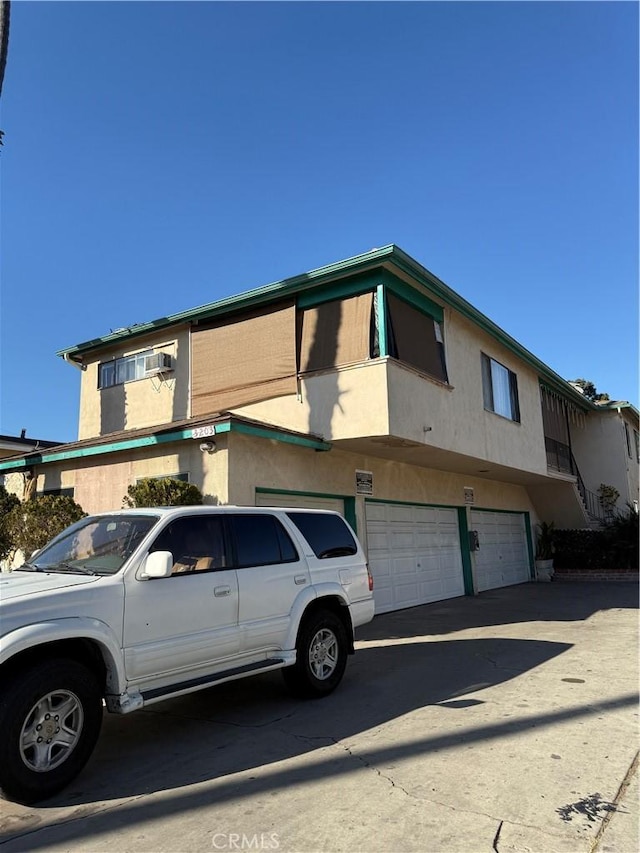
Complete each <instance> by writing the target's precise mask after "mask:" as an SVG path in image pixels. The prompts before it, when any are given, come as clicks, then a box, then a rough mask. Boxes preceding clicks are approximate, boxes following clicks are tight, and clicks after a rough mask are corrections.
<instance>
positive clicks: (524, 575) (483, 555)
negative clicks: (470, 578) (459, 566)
mask: <svg viewBox="0 0 640 853" xmlns="http://www.w3.org/2000/svg"><path fill="white" fill-rule="evenodd" d="M471 528H472V529H473V530H477V531H478V539H479V543H480V548H479V550H477V551H476V552H475V553H474V557H475V566H476V583H477V588H478V592H482V591H483V590H487V589H496V588H497V587H500V586H511V585H512V584H516V583H525V582H526V581H528V580H530V573H529V550H528V548H527V533H526V529H525V523H524V515H522V513H509V512H483V511H481V510H471Z"/></svg>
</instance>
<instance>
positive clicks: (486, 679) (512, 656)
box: [0, 583, 640, 853]
mask: <svg viewBox="0 0 640 853" xmlns="http://www.w3.org/2000/svg"><path fill="white" fill-rule="evenodd" d="M637 694H638V587H637V586H636V585H635V584H627V583H610V584H604V583H563V584H555V583H552V584H534V583H531V584H524V585H521V586H515V587H509V588H506V589H500V590H494V591H491V592H486V593H483V594H481V595H479V596H476V597H474V598H466V597H465V598H458V599H453V600H448V601H443V602H439V603H435V604H430V605H425V606H423V607H416V608H412V609H410V610H405V611H400V612H397V613H391V614H385V615H381V616H377V617H376V618H375V619H374V621H373V622H372V623H371V624H370V625H367V626H365V628H363V629H361V630H360V631H359V635H358V642H357V652H356V655H355V657H353V658H351V659H350V661H349V664H348V667H347V673H346V675H345V679H344V681H343V683H342V685H341V686H340V688H339V689H338V690H337V691H336V692H335V693H334V694H333V695H331V696H330V697H328V698H326V699H322V700H316V701H311V702H300V701H296V700H293V699H291V698H290V697H289V696H288V695H287V693H286V692H285V689H284V686H283V684H282V681H281V678H280V676H279V674H278V673H275V674H273V673H272V674H268V675H262V676H258V677H255V678H251V679H245V680H243V681H237V682H233V683H230V684H226V685H222V686H221V687H218V688H214V689H211V690H206V691H203V692H200V693H196V694H192V695H190V696H186V697H182V698H180V699H175V700H170V701H167V702H164V703H161V704H158V705H154V706H151V707H149V708H147V709H145V710H143V711H139V712H136V713H134V714H131V715H128V716H123V717H117V716H111V715H108V716H106V717H105V722H104V726H103V730H102V735H101V738H100V741H99V744H98V748H97V750H96V752H95V754H94V756H93V758H92V759H91V761H90V762H89V764H88V765H87V767H86V768H85V770H84V771H83V773H82V774H81V775H80V776H79V777H78V779H77V780H76V781H75V782H74V783H73V784H72V785H71V786H70V787H69V788H68V789H67V790H66V791H64V792H63V793H61V794H60V795H58V796H57V797H56V798H54V799H52V800H50V801H48V802H46V803H43V804H42V805H41V806H40V807H38V808H27V807H23V806H19V805H16V804H14V803H8V802H3V803H1V804H0V807H1V814H0V830H1V833H2V834H1V836H0V838H1V839H2V840H1V841H0V850H2V853H9V851H45V850H46V851H47V853H61V852H62V851H74V853H75V851H91V853H101V851H109V853H114V851H115V853H118V851H123V853H125V852H128V851H136V853H146V851H149V853H152V852H153V853H182V851H184V853H196V851H197V853H200V851H237V850H253V851H255V850H262V851H264V850H279V851H285V852H286V853H294V851H299V853H316V851H318V853H333V851H336V853H338V851H345V853H346V851H349V853H357V852H358V851H363V853H364V851H366V853H377V851H380V853H383V851H384V853H386V851H389V853H392V852H393V853H396V851H398V853H403V851H420V853H458V851H460V853H485V851H486V853H492V851H496V853H512V852H513V851H518V853H555V851H558V853H597V851H602V853H636V851H637V850H638V849H640V844H639V837H638V817H639V808H638V734H639V730H638V695H637Z"/></svg>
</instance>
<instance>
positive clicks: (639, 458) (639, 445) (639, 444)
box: [633, 429, 640, 462]
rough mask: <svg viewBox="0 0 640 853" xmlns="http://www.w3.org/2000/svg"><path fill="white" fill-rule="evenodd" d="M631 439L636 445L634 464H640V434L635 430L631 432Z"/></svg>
mask: <svg viewBox="0 0 640 853" xmlns="http://www.w3.org/2000/svg"><path fill="white" fill-rule="evenodd" d="M633 438H634V440H635V443H636V462H640V433H638V430H637V429H634V431H633Z"/></svg>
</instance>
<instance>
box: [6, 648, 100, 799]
mask: <svg viewBox="0 0 640 853" xmlns="http://www.w3.org/2000/svg"><path fill="white" fill-rule="evenodd" d="M101 724H102V697H101V694H100V689H99V686H98V682H97V680H96V678H95V676H94V675H93V673H92V672H91V671H90V670H89V669H87V668H86V667H85V666H83V665H82V664H79V663H77V662H76V661H73V660H53V661H43V662H42V663H39V664H36V665H35V666H29V668H28V669H27V670H26V671H24V672H21V673H19V674H17V675H16V676H15V677H13V678H12V679H11V680H10V681H9V683H8V684H7V683H5V684H4V685H3V695H2V700H0V788H1V789H2V792H3V794H4V796H5V797H7V798H8V799H12V800H16V801H17V802H19V803H24V804H25V805H30V804H31V803H35V802H38V801H39V800H44V799H47V798H48V797H51V796H53V794H56V793H57V792H58V791H60V790H61V789H62V788H64V787H65V785H67V784H68V783H69V782H70V781H71V780H72V779H74V778H75V777H76V776H77V775H78V773H79V772H80V771H81V770H82V768H83V767H84V765H85V764H86V762H87V761H88V759H89V756H90V755H91V753H92V752H93V748H94V746H95V744H96V740H97V739H98V735H99V733H100V726H101Z"/></svg>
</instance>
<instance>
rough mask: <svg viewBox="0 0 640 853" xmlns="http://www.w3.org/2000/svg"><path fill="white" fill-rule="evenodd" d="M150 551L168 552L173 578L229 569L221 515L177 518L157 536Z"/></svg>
mask: <svg viewBox="0 0 640 853" xmlns="http://www.w3.org/2000/svg"><path fill="white" fill-rule="evenodd" d="M149 551H150V552H152V551H171V553H172V554H173V571H172V574H173V575H179V574H184V573H189V572H202V571H211V570H215V569H218V570H219V569H225V568H227V567H228V566H229V564H230V560H228V558H227V548H226V545H225V536H224V522H223V519H222V517H221V516H215V515H198V516H191V517H186V518H177V519H176V520H175V521H172V522H171V524H169V526H168V527H165V529H164V530H163V531H162V532H161V533H160V534H159V536H158V538H157V539H156V541H155V542H154V543H153V545H152V546H151V548H150V549H149Z"/></svg>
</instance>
